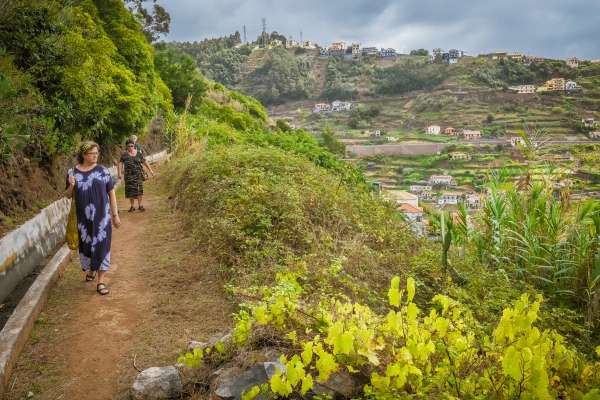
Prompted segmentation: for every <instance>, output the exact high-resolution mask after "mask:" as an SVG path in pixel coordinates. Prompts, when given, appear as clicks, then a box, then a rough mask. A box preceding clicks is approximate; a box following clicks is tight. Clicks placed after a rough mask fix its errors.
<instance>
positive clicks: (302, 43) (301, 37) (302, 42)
mask: <svg viewBox="0 0 600 400" xmlns="http://www.w3.org/2000/svg"><path fill="white" fill-rule="evenodd" d="M300 46H304V39H303V36H302V31H300Z"/></svg>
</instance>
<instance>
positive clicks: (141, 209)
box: [138, 206, 146, 212]
mask: <svg viewBox="0 0 600 400" xmlns="http://www.w3.org/2000/svg"><path fill="white" fill-rule="evenodd" d="M138 210H140V211H142V212H144V211H146V209H145V208H144V206H139V207H138Z"/></svg>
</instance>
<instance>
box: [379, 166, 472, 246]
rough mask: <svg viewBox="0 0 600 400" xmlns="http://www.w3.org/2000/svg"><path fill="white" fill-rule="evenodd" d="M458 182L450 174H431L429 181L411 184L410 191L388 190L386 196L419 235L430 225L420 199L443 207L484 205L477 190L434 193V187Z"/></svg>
mask: <svg viewBox="0 0 600 400" xmlns="http://www.w3.org/2000/svg"><path fill="white" fill-rule="evenodd" d="M455 186H456V183H455V182H454V179H453V178H452V176H450V175H445V174H441V175H431V176H430V177H429V181H427V182H422V183H419V184H415V185H411V186H410V189H409V191H404V190H386V191H385V192H384V198H385V199H387V200H388V201H391V202H393V203H394V204H395V205H396V207H397V208H398V211H400V212H401V213H403V214H404V215H405V216H406V218H407V220H408V221H409V222H410V223H411V226H412V227H413V229H414V230H415V232H416V233H417V234H418V235H419V236H423V235H425V234H426V233H427V227H428V225H429V223H428V221H427V219H426V218H424V215H425V213H424V211H423V208H422V207H420V206H419V201H426V202H435V203H437V205H438V206H439V207H441V208H443V207H445V206H455V205H458V204H459V203H461V202H464V204H465V205H466V206H467V208H468V209H469V210H477V209H480V208H481V205H482V195H481V194H479V193H475V192H470V193H462V192H458V191H451V190H446V191H441V192H440V193H439V194H437V195H434V192H433V190H434V188H446V189H448V188H452V187H455Z"/></svg>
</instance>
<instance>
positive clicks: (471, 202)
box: [465, 193, 482, 210]
mask: <svg viewBox="0 0 600 400" xmlns="http://www.w3.org/2000/svg"><path fill="white" fill-rule="evenodd" d="M465 203H466V204H467V207H468V208H470V209H471V210H477V209H479V208H481V203H482V201H481V195H480V194H478V193H469V194H468V195H467V197H466V199H465Z"/></svg>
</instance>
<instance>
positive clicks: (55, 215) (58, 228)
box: [0, 151, 168, 303]
mask: <svg viewBox="0 0 600 400" xmlns="http://www.w3.org/2000/svg"><path fill="white" fill-rule="evenodd" d="M166 158H168V154H167V152H166V151H162V152H160V153H156V154H152V155H149V156H147V157H146V160H147V161H148V162H150V163H151V162H156V161H159V160H163V159H166ZM109 170H110V172H111V174H112V175H113V177H116V174H117V169H116V168H115V167H111V168H109ZM70 207H71V201H70V200H68V199H64V198H63V199H60V200H58V201H55V202H54V203H52V204H51V205H49V206H48V207H46V208H44V209H43V210H42V211H40V213H39V214H38V215H36V216H35V217H34V218H32V219H30V220H29V221H27V222H26V223H25V224H24V225H21V226H20V227H19V228H17V229H15V230H13V231H11V232H9V233H8V234H6V236H4V237H3V238H2V239H1V240H0V303H2V301H3V300H4V299H5V298H6V297H7V296H8V295H9V293H10V292H12V290H13V289H14V288H15V287H16V286H17V285H18V284H19V282H21V280H23V278H24V277H26V276H27V275H29V274H30V273H31V271H33V269H34V268H35V267H36V265H39V264H40V263H42V262H43V261H44V260H45V259H46V257H48V255H50V254H52V252H53V251H54V250H55V249H56V248H57V247H58V246H59V245H60V244H61V243H63V242H64V240H65V229H66V224H67V215H68V214H69V209H70Z"/></svg>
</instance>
